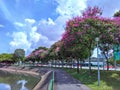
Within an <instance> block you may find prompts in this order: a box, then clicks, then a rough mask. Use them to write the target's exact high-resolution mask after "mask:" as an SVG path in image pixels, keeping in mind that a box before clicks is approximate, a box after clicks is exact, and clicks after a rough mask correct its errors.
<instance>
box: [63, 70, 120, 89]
mask: <svg viewBox="0 0 120 90" xmlns="http://www.w3.org/2000/svg"><path fill="white" fill-rule="evenodd" d="M64 70H65V71H66V72H68V73H69V74H71V75H72V76H73V77H75V78H76V79H78V80H80V81H81V82H82V83H83V84H85V85H87V86H88V87H90V88H91V90H120V71H100V75H101V81H100V86H98V79H97V75H98V74H97V70H92V72H91V75H89V70H85V69H82V70H80V73H79V74H77V72H76V69H64Z"/></svg>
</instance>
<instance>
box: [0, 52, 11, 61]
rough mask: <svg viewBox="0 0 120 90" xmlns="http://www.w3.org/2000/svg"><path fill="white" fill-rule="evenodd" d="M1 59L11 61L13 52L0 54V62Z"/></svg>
mask: <svg viewBox="0 0 120 90" xmlns="http://www.w3.org/2000/svg"><path fill="white" fill-rule="evenodd" d="M1 61H13V54H8V53H2V54H0V62H1Z"/></svg>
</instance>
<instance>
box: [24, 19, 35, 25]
mask: <svg viewBox="0 0 120 90" xmlns="http://www.w3.org/2000/svg"><path fill="white" fill-rule="evenodd" d="M25 22H26V23H29V24H34V23H35V22H36V21H35V20H34V19H29V18H26V19H25Z"/></svg>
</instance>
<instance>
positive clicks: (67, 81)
mask: <svg viewBox="0 0 120 90" xmlns="http://www.w3.org/2000/svg"><path fill="white" fill-rule="evenodd" d="M54 79H55V81H54V82H55V83H54V90H91V89H90V88H88V87H87V86H86V85H84V84H82V83H81V82H80V81H78V80H76V79H75V78H73V77H72V76H71V75H69V74H67V73H66V72H65V71H63V70H60V69H57V70H55V78H54Z"/></svg>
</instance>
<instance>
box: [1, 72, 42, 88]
mask: <svg viewBox="0 0 120 90" xmlns="http://www.w3.org/2000/svg"><path fill="white" fill-rule="evenodd" d="M39 80H40V77H37V76H34V75H29V74H13V73H8V72H4V71H0V90H33V88H34V87H35V85H36V84H37V83H38V81H39ZM3 87H5V88H8V89H3Z"/></svg>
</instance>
